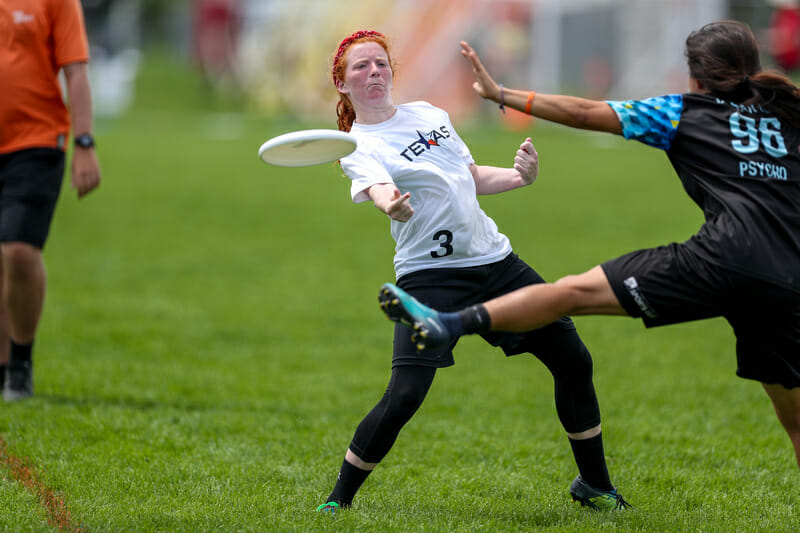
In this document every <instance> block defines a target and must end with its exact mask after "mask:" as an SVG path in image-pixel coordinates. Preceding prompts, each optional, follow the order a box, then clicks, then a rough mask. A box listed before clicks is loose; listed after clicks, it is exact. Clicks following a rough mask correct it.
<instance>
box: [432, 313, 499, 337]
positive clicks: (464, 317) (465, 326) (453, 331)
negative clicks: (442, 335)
mask: <svg viewBox="0 0 800 533" xmlns="http://www.w3.org/2000/svg"><path fill="white" fill-rule="evenodd" d="M439 318H440V320H441V321H442V322H443V323H444V325H445V327H446V328H447V330H448V331H449V332H450V335H451V336H452V337H453V338H454V339H455V338H458V337H460V336H462V335H472V334H473V333H486V332H488V331H489V328H490V327H491V325H492V322H491V320H490V318H489V313H488V312H487V311H486V308H485V307H484V306H483V305H481V304H476V305H473V306H470V307H467V308H466V309H462V310H461V311H459V312H457V313H439Z"/></svg>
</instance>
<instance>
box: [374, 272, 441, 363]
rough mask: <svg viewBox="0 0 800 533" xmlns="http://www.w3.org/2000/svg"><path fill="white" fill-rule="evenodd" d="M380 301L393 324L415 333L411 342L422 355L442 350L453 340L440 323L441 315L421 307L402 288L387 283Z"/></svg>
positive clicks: (417, 301) (380, 292)
mask: <svg viewBox="0 0 800 533" xmlns="http://www.w3.org/2000/svg"><path fill="white" fill-rule="evenodd" d="M378 300H379V301H380V302H381V309H382V310H383V312H384V313H386V316H387V317H388V318H389V320H392V321H393V322H398V323H400V324H402V325H404V326H405V327H407V328H409V329H411V330H412V331H414V332H415V333H413V334H412V335H411V341H412V342H414V343H416V345H417V350H418V351H420V352H421V351H423V350H430V349H435V348H442V347H444V346H447V345H448V344H450V342H451V341H452V340H453V339H452V337H451V335H450V332H449V331H448V330H447V328H446V327H445V325H444V324H443V323H442V321H441V320H440V319H439V312H438V311H436V310H434V309H431V308H430V307H428V306H427V305H424V304H422V303H420V302H419V300H417V299H416V298H414V297H413V296H411V295H410V294H408V293H407V292H406V291H404V290H403V289H401V288H400V287H397V286H395V285H392V284H391V283H385V284H384V285H383V287H381V290H380V291H379V293H378Z"/></svg>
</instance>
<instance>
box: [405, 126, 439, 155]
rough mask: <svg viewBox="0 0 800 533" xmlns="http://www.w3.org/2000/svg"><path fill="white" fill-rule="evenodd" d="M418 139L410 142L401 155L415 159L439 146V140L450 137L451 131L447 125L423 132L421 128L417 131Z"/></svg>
mask: <svg viewBox="0 0 800 533" xmlns="http://www.w3.org/2000/svg"><path fill="white" fill-rule="evenodd" d="M416 133H417V139H416V140H415V141H414V142H413V143H411V144H409V145H408V146H407V147H406V149H405V150H403V151H402V152H400V155H401V156H403V157H405V158H406V159H408V160H409V161H413V160H414V159H415V158H416V157H418V156H421V155H422V154H424V153H425V152H426V151H429V150H431V149H432V148H434V147H438V146H439V142H440V141H442V140H443V139H449V138H450V131H449V130H448V129H447V126H440V127H439V129H435V130H432V131H429V132H427V133H423V132H421V131H419V130H417V131H416Z"/></svg>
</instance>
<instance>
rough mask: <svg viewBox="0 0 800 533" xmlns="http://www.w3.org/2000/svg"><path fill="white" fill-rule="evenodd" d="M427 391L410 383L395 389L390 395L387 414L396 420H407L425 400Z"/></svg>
mask: <svg viewBox="0 0 800 533" xmlns="http://www.w3.org/2000/svg"><path fill="white" fill-rule="evenodd" d="M426 392H427V390H423V388H422V387H420V386H419V384H416V383H410V384H408V385H406V386H404V387H397V388H396V389H395V390H393V391H392V392H391V393H390V397H389V412H390V413H391V414H392V415H393V416H394V417H397V418H400V419H405V420H408V419H410V418H411V417H412V416H414V413H416V412H417V409H419V406H420V405H422V401H423V400H424V399H425V394H426Z"/></svg>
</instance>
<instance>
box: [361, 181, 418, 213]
mask: <svg viewBox="0 0 800 533" xmlns="http://www.w3.org/2000/svg"><path fill="white" fill-rule="evenodd" d="M367 194H368V195H369V197H370V199H372V203H374V204H375V207H377V208H378V209H379V210H381V211H382V212H383V213H386V216H388V217H389V218H391V219H393V220H397V221H399V222H408V220H409V219H410V218H411V215H413V214H414V208H413V207H411V204H410V203H409V200H410V199H411V193H410V192H407V193H405V194H400V190H399V189H398V188H397V187H395V185H394V184H393V183H379V184H377V185H373V186H372V187H370V188H369V189H367Z"/></svg>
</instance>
